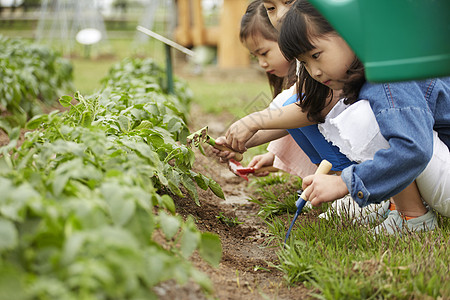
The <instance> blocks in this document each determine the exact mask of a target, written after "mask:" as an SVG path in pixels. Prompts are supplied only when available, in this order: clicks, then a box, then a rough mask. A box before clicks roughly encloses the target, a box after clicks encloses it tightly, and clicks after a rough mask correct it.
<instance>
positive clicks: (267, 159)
mask: <svg viewBox="0 0 450 300" xmlns="http://www.w3.org/2000/svg"><path fill="white" fill-rule="evenodd" d="M274 159H275V155H274V154H273V153H272V152H267V153H265V154H261V155H256V156H254V157H253V158H252V160H251V161H250V163H249V164H248V166H247V167H251V168H255V169H259V168H261V167H265V166H272V165H273V160H274ZM253 175H255V176H258V177H262V176H267V175H269V171H265V172H261V173H254V174H253Z"/></svg>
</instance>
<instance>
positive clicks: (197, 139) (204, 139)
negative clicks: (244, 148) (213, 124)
mask: <svg viewBox="0 0 450 300" xmlns="http://www.w3.org/2000/svg"><path fill="white" fill-rule="evenodd" d="M203 143H207V144H209V145H211V146H213V147H215V148H217V149H219V150H222V151H230V152H234V158H235V159H236V160H237V161H241V160H242V158H243V155H242V153H239V152H236V151H233V150H232V149H230V148H228V147H226V146H223V145H217V144H216V140H215V139H213V138H212V137H210V136H209V135H208V126H205V127H203V128H201V129H199V130H197V131H196V132H194V133H192V134H190V135H189V136H188V137H187V138H186V145H187V146H188V147H191V146H194V147H197V148H199V149H200V151H201V152H202V153H203V154H205V152H204V150H203V148H202V144H203Z"/></svg>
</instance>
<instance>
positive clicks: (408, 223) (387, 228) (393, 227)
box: [373, 210, 437, 234]
mask: <svg viewBox="0 0 450 300" xmlns="http://www.w3.org/2000/svg"><path fill="white" fill-rule="evenodd" d="M436 227H437V218H436V214H435V213H434V212H433V211H432V210H429V211H428V212H427V213H426V214H424V215H423V216H420V217H417V218H414V219H410V220H405V219H403V218H402V216H401V215H400V213H399V212H398V211H396V210H392V211H390V213H389V215H388V217H387V219H386V220H385V221H384V222H383V223H381V224H380V225H378V226H377V227H375V228H374V229H373V233H374V234H380V233H386V234H401V232H402V231H403V232H419V231H430V230H433V229H434V228H436Z"/></svg>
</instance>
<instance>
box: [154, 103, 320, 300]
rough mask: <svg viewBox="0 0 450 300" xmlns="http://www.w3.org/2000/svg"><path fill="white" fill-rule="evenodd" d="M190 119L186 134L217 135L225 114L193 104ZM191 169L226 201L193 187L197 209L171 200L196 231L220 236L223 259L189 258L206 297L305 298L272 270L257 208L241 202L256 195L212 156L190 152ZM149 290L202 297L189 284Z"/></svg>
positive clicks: (167, 296)
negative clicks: (209, 289)
mask: <svg viewBox="0 0 450 300" xmlns="http://www.w3.org/2000/svg"><path fill="white" fill-rule="evenodd" d="M191 120H192V121H193V122H192V123H191V125H190V126H191V131H192V130H196V129H199V128H201V127H203V126H205V125H208V127H209V134H211V136H213V137H217V136H220V135H222V134H223V132H224V130H225V129H226V128H225V126H226V124H229V123H227V122H230V120H231V116H227V115H224V114H222V115H220V116H217V115H214V116H211V115H207V114H204V113H202V112H201V111H199V108H198V107H196V106H195V104H194V106H193V108H192V110H191ZM207 154H208V149H207ZM194 171H196V172H200V173H202V174H203V175H206V176H209V177H211V178H212V179H214V180H215V181H217V182H218V183H219V184H220V186H221V187H222V190H223V191H224V194H225V198H226V200H222V199H220V198H218V197H217V196H215V195H214V194H213V193H212V192H211V191H209V190H208V191H203V190H201V189H198V191H199V196H200V203H201V206H197V205H196V204H195V203H194V201H193V200H188V199H176V206H177V213H179V214H180V215H182V216H187V215H191V216H193V217H194V218H195V220H196V221H197V226H198V228H199V229H200V230H202V231H209V232H213V233H216V234H218V235H219V236H220V239H221V242H222V249H223V256H222V260H221V262H220V265H219V267H218V268H214V267H211V266H210V265H208V264H207V263H206V262H204V261H203V260H202V259H201V258H200V257H199V256H198V255H194V256H193V257H192V258H191V260H192V262H193V264H194V266H195V267H196V268H198V269H199V270H201V271H203V272H204V273H206V274H207V275H208V276H209V278H210V279H211V281H212V282H213V285H214V293H213V295H212V298H213V299H223V300H227V299H233V300H234V299H246V300H247V299H255V300H256V299H311V298H312V297H311V296H309V293H310V292H311V290H308V289H307V288H305V287H304V286H303V285H298V286H288V285H287V283H286V281H285V280H284V278H283V273H282V272H281V271H279V270H277V269H276V268H275V267H273V264H277V263H278V259H277V255H276V251H277V248H276V247H271V246H268V245H267V243H266V232H267V229H266V227H265V224H264V223H263V221H262V220H261V219H260V218H259V217H258V216H257V212H258V205H257V204H255V203H253V202H250V201H248V200H247V199H249V198H250V197H252V196H256V195H255V192H254V191H253V190H252V189H251V188H249V186H248V182H247V181H245V180H244V179H242V178H240V177H238V176H235V175H234V174H233V173H232V172H231V171H229V170H228V168H227V167H226V165H224V164H221V163H219V162H218V160H217V159H215V158H214V157H213V155H211V156H204V155H202V154H201V153H200V152H199V151H196V162H195V166H194ZM251 180H252V178H251V177H250V181H251ZM253 180H254V179H253ZM220 213H222V214H223V215H225V216H227V217H230V218H235V217H237V219H238V221H240V222H243V223H242V224H240V225H237V226H234V227H229V226H228V225H226V224H224V223H222V222H221V221H220V220H218V218H217V216H218V215H219V214H220ZM304 217H307V216H304ZM259 267H261V268H259ZM155 292H156V293H157V294H158V296H159V297H160V299H164V300H166V299H167V300H169V299H170V300H172V299H180V300H181V299H206V298H207V297H205V295H204V294H203V293H202V292H201V290H200V288H199V287H198V286H197V285H196V284H192V283H190V284H188V285H185V286H179V285H177V284H176V283H174V282H172V281H171V282H167V283H164V284H162V285H159V286H158V287H157V288H155Z"/></svg>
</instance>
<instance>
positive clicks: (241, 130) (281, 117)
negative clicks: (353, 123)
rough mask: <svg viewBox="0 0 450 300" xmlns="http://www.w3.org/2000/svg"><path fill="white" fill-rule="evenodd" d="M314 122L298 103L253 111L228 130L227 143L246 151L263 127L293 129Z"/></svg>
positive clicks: (233, 147)
mask: <svg viewBox="0 0 450 300" xmlns="http://www.w3.org/2000/svg"><path fill="white" fill-rule="evenodd" d="M312 124H314V123H313V122H311V121H309V120H308V118H307V114H306V112H302V110H301V108H300V107H298V106H297V105H296V104H290V105H287V106H284V107H282V108H280V109H277V110H271V109H264V110H262V111H259V112H255V113H252V114H250V115H248V116H246V117H244V118H242V119H240V120H238V121H236V122H235V123H233V124H232V125H231V126H230V127H229V128H228V131H227V132H226V134H225V136H226V140H227V144H228V145H229V146H230V147H231V148H232V149H235V150H236V151H239V152H244V151H245V150H246V149H247V147H246V143H247V141H248V140H249V139H250V138H251V137H252V136H253V135H254V134H255V133H256V132H257V131H258V130H261V129H291V128H298V127H304V126H308V125H312Z"/></svg>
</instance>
